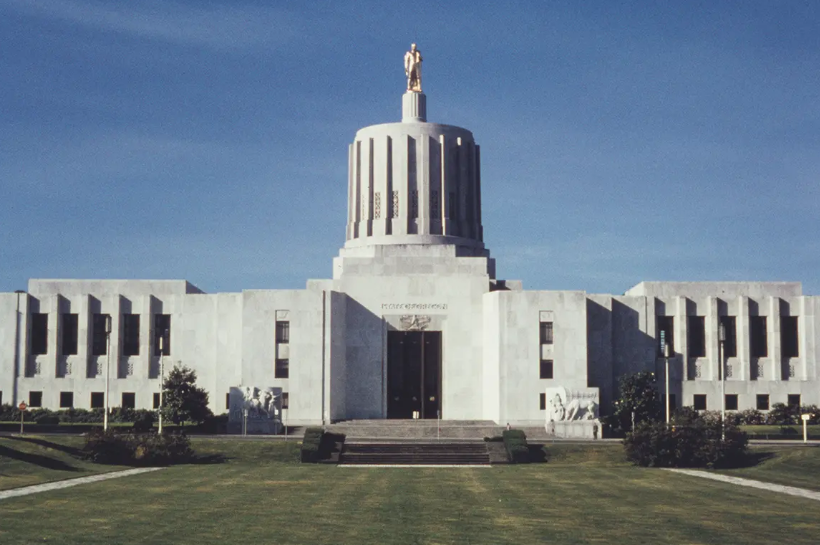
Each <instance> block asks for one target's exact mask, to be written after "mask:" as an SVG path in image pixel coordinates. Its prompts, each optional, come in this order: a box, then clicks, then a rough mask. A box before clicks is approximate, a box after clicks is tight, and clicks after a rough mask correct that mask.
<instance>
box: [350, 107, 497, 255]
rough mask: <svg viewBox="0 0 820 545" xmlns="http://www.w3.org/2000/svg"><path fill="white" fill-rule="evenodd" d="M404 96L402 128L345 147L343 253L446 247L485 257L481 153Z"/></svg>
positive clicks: (387, 127)
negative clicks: (383, 248)
mask: <svg viewBox="0 0 820 545" xmlns="http://www.w3.org/2000/svg"><path fill="white" fill-rule="evenodd" d="M426 100H427V97H426V96H425V95H424V94H423V93H421V92H415V91H407V92H406V93H405V94H404V96H403V97H402V120H401V123H384V124H381V125H371V126H369V127H365V128H363V129H361V130H359V131H358V132H357V133H356V139H355V140H354V142H353V144H351V145H350V152H349V157H350V162H349V169H348V211H347V237H346V242H345V248H351V249H352V248H361V247H364V246H373V245H396V244H404V245H407V244H425V245H432V244H451V245H455V246H458V247H459V248H460V252H459V253H460V254H461V255H475V256H479V255H486V252H485V251H484V242H483V232H482V226H481V167H480V165H481V161H480V153H479V147H478V145H476V143H475V140H474V139H473V134H472V133H471V132H470V131H468V130H467V129H462V128H460V127H453V126H451V125H440V124H438V123H428V122H427V104H426Z"/></svg>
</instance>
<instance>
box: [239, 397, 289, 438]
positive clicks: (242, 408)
mask: <svg viewBox="0 0 820 545" xmlns="http://www.w3.org/2000/svg"><path fill="white" fill-rule="evenodd" d="M229 406H230V410H229V411H228V432H229V433H249V434H250V433H279V431H280V429H281V425H282V388H273V387H269V388H259V387H257V386H235V387H231V390H230V393H229Z"/></svg>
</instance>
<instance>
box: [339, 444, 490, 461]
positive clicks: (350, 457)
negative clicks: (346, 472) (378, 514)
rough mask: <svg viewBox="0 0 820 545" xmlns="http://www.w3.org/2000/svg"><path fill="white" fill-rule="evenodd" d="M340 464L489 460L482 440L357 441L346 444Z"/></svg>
mask: <svg viewBox="0 0 820 545" xmlns="http://www.w3.org/2000/svg"><path fill="white" fill-rule="evenodd" d="M339 463H340V464H361V465H375V464H383V465H434V464H440V465H479V464H482V465H483V464H489V463H490V454H489V451H488V450H487V445H486V444H485V443H483V442H482V443H357V444H352V445H348V444H345V446H344V449H343V450H342V454H341V456H340V457H339Z"/></svg>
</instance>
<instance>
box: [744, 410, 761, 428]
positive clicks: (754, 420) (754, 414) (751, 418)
mask: <svg viewBox="0 0 820 545" xmlns="http://www.w3.org/2000/svg"><path fill="white" fill-rule="evenodd" d="M737 417H738V422H737V425H745V426H759V425H760V424H765V423H766V415H764V414H763V413H762V412H760V411H758V410H757V409H746V410H745V411H740V412H739V413H737Z"/></svg>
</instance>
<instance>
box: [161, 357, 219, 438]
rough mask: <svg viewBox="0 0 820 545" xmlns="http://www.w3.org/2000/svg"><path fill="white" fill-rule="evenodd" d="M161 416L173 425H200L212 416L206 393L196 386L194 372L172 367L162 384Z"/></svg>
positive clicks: (187, 368)
mask: <svg viewBox="0 0 820 545" xmlns="http://www.w3.org/2000/svg"><path fill="white" fill-rule="evenodd" d="M164 388H165V392H164V393H163V403H162V404H163V415H164V416H165V418H167V419H169V420H171V421H172V422H174V423H175V424H182V423H183V422H194V423H196V424H201V423H202V422H204V421H205V419H206V418H208V417H210V416H213V413H212V412H211V409H209V408H208V392H206V391H205V390H204V389H202V388H199V387H198V386H197V385H196V371H194V370H193V369H191V368H189V367H174V368H173V369H171V372H170V373H168V377H167V378H166V379H165V383H164Z"/></svg>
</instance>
